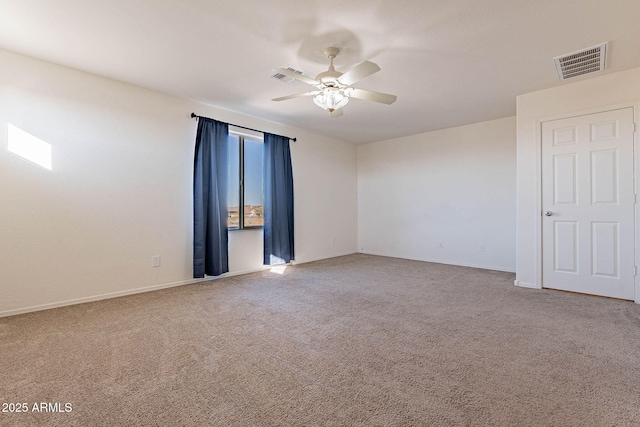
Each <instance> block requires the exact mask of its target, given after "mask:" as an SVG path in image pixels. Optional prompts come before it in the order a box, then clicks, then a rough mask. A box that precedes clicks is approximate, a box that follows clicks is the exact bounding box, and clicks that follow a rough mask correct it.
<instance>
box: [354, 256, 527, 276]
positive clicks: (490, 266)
mask: <svg viewBox="0 0 640 427" xmlns="http://www.w3.org/2000/svg"><path fill="white" fill-rule="evenodd" d="M358 253H361V254H365V255H375V256H384V257H388V258H400V259H408V260H411V261H423V262H432V263H434V264H445V265H457V266H458V267H471V268H479V269H481V270H494V271H504V272H505V273H515V270H511V269H508V268H504V267H496V266H492V265H481V264H469V263H464V262H450V261H443V260H437V259H420V258H405V257H399V256H393V255H387V254H379V253H375V252H363V251H359V252H358Z"/></svg>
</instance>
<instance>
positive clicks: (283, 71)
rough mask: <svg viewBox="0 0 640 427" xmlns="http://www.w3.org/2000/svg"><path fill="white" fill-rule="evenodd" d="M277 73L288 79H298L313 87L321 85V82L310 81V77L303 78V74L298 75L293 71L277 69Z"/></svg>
mask: <svg viewBox="0 0 640 427" xmlns="http://www.w3.org/2000/svg"><path fill="white" fill-rule="evenodd" d="M276 71H277V72H278V73H280V74H284V75H285V76H287V77H291V78H292V79H296V80H298V81H301V82H302V83H306V84H308V85H311V86H317V85H319V84H320V82H319V81H317V80H313V79H310V78H309V77H306V76H303V75H302V74H298V73H296V72H294V71H291V70H287V69H286V68H277V69H276Z"/></svg>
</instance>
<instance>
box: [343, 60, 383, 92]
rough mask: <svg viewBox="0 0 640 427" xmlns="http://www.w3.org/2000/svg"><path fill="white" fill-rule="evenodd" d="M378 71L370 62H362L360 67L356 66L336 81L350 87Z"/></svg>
mask: <svg viewBox="0 0 640 427" xmlns="http://www.w3.org/2000/svg"><path fill="white" fill-rule="evenodd" d="M378 71H380V67H378V65H377V64H374V63H373V62H370V61H364V62H363V63H362V64H360V65H356V66H355V67H354V68H352V69H350V70H349V71H347V72H346V73H344V74H343V75H341V76H340V77H339V78H338V81H339V82H340V83H342V84H343V85H345V86H350V85H352V84H354V83H355V82H357V81H359V80H362V79H364V78H365V77H368V76H370V75H371V74H373V73H377V72H378Z"/></svg>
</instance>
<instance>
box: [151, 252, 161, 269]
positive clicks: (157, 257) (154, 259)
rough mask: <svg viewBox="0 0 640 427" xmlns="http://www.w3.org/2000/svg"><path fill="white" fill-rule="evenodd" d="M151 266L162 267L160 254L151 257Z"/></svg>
mask: <svg viewBox="0 0 640 427" xmlns="http://www.w3.org/2000/svg"><path fill="white" fill-rule="evenodd" d="M151 267H160V255H154V256H152V257H151Z"/></svg>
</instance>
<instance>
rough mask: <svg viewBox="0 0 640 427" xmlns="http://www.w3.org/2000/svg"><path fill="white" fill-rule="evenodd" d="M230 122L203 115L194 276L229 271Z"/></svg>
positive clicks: (197, 158)
mask: <svg viewBox="0 0 640 427" xmlns="http://www.w3.org/2000/svg"><path fill="white" fill-rule="evenodd" d="M228 192H229V125H228V124H227V123H223V122H219V121H217V120H213V119H209V118H206V117H200V118H199V119H198V132H197V135H196V147H195V160H194V169H193V277H194V278H202V277H204V276H205V274H206V275H210V276H219V275H220V274H223V273H226V272H228V271H229V237H228V226H227V217H228V215H229V214H228V198H229V197H228Z"/></svg>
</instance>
